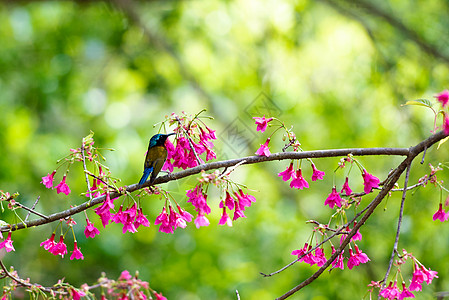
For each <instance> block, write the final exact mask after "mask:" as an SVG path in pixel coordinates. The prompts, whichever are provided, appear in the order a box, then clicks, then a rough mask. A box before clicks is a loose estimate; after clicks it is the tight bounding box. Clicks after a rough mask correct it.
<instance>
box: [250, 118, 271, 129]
mask: <svg viewBox="0 0 449 300" xmlns="http://www.w3.org/2000/svg"><path fill="white" fill-rule="evenodd" d="M253 119H254V120H256V125H257V129H256V131H261V132H264V131H265V130H266V129H267V126H268V122H271V121H272V120H273V118H268V119H265V115H264V116H263V117H262V118H260V117H254V118H253Z"/></svg>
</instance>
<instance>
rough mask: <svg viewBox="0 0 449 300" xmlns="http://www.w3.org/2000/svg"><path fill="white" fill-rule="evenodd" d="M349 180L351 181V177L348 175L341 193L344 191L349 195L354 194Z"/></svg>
mask: <svg viewBox="0 0 449 300" xmlns="http://www.w3.org/2000/svg"><path fill="white" fill-rule="evenodd" d="M348 181H349V177H346V180H345V183H344V184H343V187H342V188H341V191H340V193H343V191H344V192H345V194H346V196H349V195H351V194H352V190H351V188H350V187H349V184H348Z"/></svg>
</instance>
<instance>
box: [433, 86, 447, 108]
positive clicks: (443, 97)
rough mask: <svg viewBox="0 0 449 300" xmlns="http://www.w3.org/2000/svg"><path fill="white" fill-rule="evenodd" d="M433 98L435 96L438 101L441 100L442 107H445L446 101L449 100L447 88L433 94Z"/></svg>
mask: <svg viewBox="0 0 449 300" xmlns="http://www.w3.org/2000/svg"><path fill="white" fill-rule="evenodd" d="M434 97H435V98H437V100H438V101H439V102H441V105H442V106H443V107H445V106H446V105H447V104H448V102H449V91H448V90H444V91H442V92H441V93H439V94H438V95H436V96H434Z"/></svg>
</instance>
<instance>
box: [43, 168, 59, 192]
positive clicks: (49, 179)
mask: <svg viewBox="0 0 449 300" xmlns="http://www.w3.org/2000/svg"><path fill="white" fill-rule="evenodd" d="M55 174H56V170H55V171H53V172H52V173H51V174H50V173H48V174H47V176H44V177H42V181H41V183H42V184H43V185H45V187H46V188H48V189H51V188H53V181H54V180H55Z"/></svg>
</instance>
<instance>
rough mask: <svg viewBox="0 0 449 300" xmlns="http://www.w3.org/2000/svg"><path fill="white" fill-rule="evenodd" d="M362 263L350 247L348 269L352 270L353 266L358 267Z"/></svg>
mask: <svg viewBox="0 0 449 300" xmlns="http://www.w3.org/2000/svg"><path fill="white" fill-rule="evenodd" d="M358 265H360V262H359V260H358V259H357V257H356V256H355V255H354V253H353V252H352V249H351V248H350V249H349V259H348V269H349V270H352V268H354V267H356V266H358Z"/></svg>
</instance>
